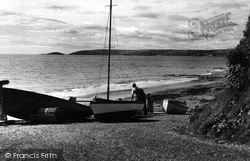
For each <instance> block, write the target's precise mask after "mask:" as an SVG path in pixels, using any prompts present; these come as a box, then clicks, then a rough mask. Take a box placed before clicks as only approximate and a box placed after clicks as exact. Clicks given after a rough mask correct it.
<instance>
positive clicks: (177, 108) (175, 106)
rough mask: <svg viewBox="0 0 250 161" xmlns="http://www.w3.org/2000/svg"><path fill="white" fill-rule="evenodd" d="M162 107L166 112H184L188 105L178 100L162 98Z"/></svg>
mask: <svg viewBox="0 0 250 161" xmlns="http://www.w3.org/2000/svg"><path fill="white" fill-rule="evenodd" d="M163 109H164V111H165V112H166V113H167V114H185V113H186V112H187V111H188V107H187V106H186V105H185V104H184V103H183V102H180V101H173V100H167V99H164V100H163Z"/></svg>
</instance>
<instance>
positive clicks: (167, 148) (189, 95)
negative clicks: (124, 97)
mask: <svg viewBox="0 0 250 161" xmlns="http://www.w3.org/2000/svg"><path fill="white" fill-rule="evenodd" d="M223 81H224V79H223V78H221V77H216V76H204V77H200V78H199V80H197V81H194V82H190V83H186V84H179V85H176V86H171V87H169V86H166V87H164V88H162V87H161V90H158V89H157V90H156V89H154V90H155V91H153V90H152V89H151V91H150V93H151V94H152V98H153V99H154V111H155V113H154V114H152V115H148V116H141V117H138V118H137V119H135V120H132V121H127V122H118V123H101V122H97V121H96V120H95V119H94V117H90V118H88V119H86V120H82V121H80V122H73V123H67V124H42V125H36V124H31V123H27V122H26V123H22V122H20V123H10V125H8V126H0V136H1V137H0V142H1V144H0V149H1V151H0V160H6V153H8V155H7V157H10V158H11V159H13V157H15V158H14V159H17V154H16V153H29V154H30V156H31V154H34V153H36V154H37V157H39V159H40V160H42V159H43V160H62V158H63V159H64V160H192V161H193V160H227V161H228V160H248V159H249V158H250V147H247V146H244V145H236V144H226V143H223V144H218V143H216V142H215V141H212V140H207V139H205V138H199V137H197V136H196V135H194V134H193V133H192V132H190V131H189V117H190V115H188V114H186V115H168V114H166V113H163V109H162V100H163V99H175V100H179V101H185V102H186V103H187V105H188V107H189V108H190V109H194V108H195V107H197V106H201V105H202V104H204V103H206V102H207V101H209V100H211V99H213V98H214V96H215V94H216V93H218V92H219V91H220V90H221V89H222V83H223ZM146 92H149V90H147V89H146ZM55 150H59V151H60V152H58V151H57V152H58V153H57V155H56V156H53V158H52V156H50V158H48V157H49V156H47V158H46V157H45V156H42V155H41V153H44V151H46V152H55ZM55 153H56V152H55ZM19 157H21V156H20V155H19ZM23 157H24V156H23ZM26 157H27V156H26ZM19 159H20V158H19ZM26 159H27V158H26Z"/></svg>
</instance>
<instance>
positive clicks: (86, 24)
mask: <svg viewBox="0 0 250 161" xmlns="http://www.w3.org/2000/svg"><path fill="white" fill-rule="evenodd" d="M113 4H114V5H115V6H114V7H113V13H114V19H113V20H114V21H113V22H114V26H115V30H114V31H113V33H114V34H113V35H114V37H115V38H116V39H115V42H116V43H114V44H118V45H115V47H114V48H116V49H132V50H137V49H138V50H141V49H176V50H188V49H201V50H205V49H228V48H233V47H235V46H236V45H237V44H238V43H239V41H240V39H241V38H242V36H243V31H244V30H245V25H246V22H247V19H248V16H249V15H250V1H249V0H220V1H218V0H202V1H201V0H113ZM108 5H109V0H71V1H70V0H1V5H0V54H44V53H49V52H62V53H64V54H69V53H71V52H75V51H79V50H93V49H103V48H104V46H105V45H104V43H105V35H106V26H107V22H108V21H107V20H108V12H109V7H108ZM223 17H224V18H225V17H226V19H227V21H226V22H227V23H230V24H226V25H224V26H222V27H224V28H222V29H221V28H216V29H215V30H213V34H214V35H213V36H209V35H206V34H201V32H200V33H198V35H199V36H198V37H197V38H193V37H192V36H195V35H194V34H195V31H201V30H197V26H196V28H195V26H193V25H195V24H193V25H192V24H191V23H190V22H192V21H191V20H194V18H199V20H201V21H199V23H198V24H201V23H200V22H218V21H217V19H218V18H223ZM206 20H207V21H206ZM196 24H197V23H196ZM232 24H233V25H232ZM207 26H208V25H204V26H203V29H204V28H205V27H207ZM198 29H201V27H200V26H198ZM219 30H220V31H219ZM210 31H211V29H210ZM190 33H191V35H190ZM203 33H205V32H203Z"/></svg>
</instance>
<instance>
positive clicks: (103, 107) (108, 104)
mask: <svg viewBox="0 0 250 161" xmlns="http://www.w3.org/2000/svg"><path fill="white" fill-rule="evenodd" d="M111 24H112V0H110V19H109V48H108V49H109V50H108V51H109V54H108V85H107V99H101V98H95V99H94V100H93V101H92V102H91V103H90V107H91V109H92V111H93V113H94V116H95V118H96V119H97V120H98V121H121V120H127V119H131V118H133V117H135V115H136V114H137V113H138V112H140V111H141V110H142V109H143V107H144V102H138V101H120V100H119V101H114V100H110V99H109V93H110V56H111Z"/></svg>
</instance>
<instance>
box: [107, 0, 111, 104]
mask: <svg viewBox="0 0 250 161" xmlns="http://www.w3.org/2000/svg"><path fill="white" fill-rule="evenodd" d="M111 24H112V0H110V11H109V56H108V87H107V100H109V88H110V87H109V84H110V55H111V29H112V28H111Z"/></svg>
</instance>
